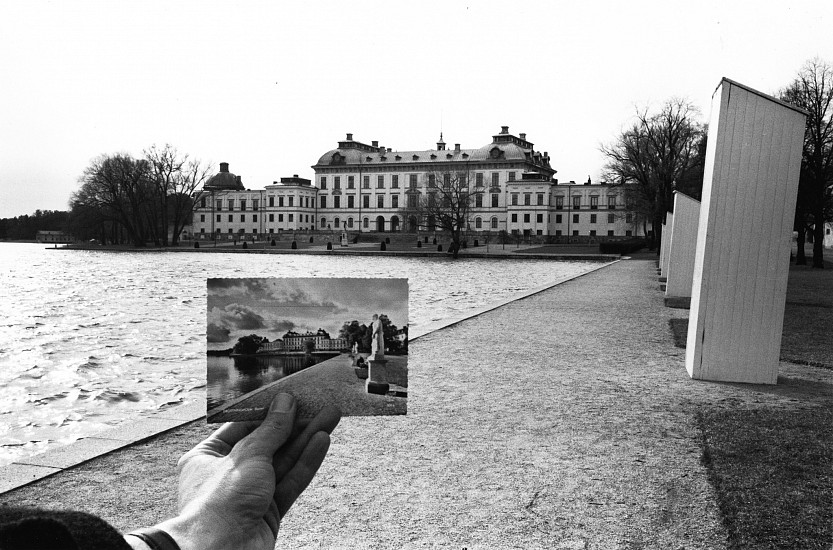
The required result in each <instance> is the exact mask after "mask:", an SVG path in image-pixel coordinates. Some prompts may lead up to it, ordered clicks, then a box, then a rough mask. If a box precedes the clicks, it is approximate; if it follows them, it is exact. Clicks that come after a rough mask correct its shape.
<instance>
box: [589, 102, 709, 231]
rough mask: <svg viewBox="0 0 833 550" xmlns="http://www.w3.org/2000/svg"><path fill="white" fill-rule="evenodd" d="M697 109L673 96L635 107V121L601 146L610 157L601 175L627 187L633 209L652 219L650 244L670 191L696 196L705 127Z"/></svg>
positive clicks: (670, 200) (669, 201) (699, 186)
mask: <svg viewBox="0 0 833 550" xmlns="http://www.w3.org/2000/svg"><path fill="white" fill-rule="evenodd" d="M698 114H699V113H698V111H697V109H696V108H695V107H694V106H693V105H692V104H691V103H689V102H688V101H686V100H683V99H671V100H669V101H667V102H665V104H664V105H663V106H662V108H661V109H660V111H659V112H658V113H655V114H651V113H650V112H649V110H648V109H647V108H645V109H644V110H642V111H638V112H637V114H636V121H635V122H634V123H633V126H631V127H630V128H629V129H627V130H625V131H623V132H622V133H621V134H620V135H619V137H618V138H616V140H615V141H614V142H613V143H612V144H610V145H602V146H601V151H602V153H603V154H604V155H605V156H606V157H607V160H608V162H607V164H606V166H605V179H607V180H608V181H610V182H613V183H614V185H615V184H619V185H625V186H627V188H628V189H629V191H628V192H627V194H628V196H629V199H630V203H631V205H632V207H633V208H634V209H635V211H634V214H636V215H637V217H643V218H645V219H647V220H649V221H650V223H651V226H652V229H653V231H652V239H653V242H652V246H656V245H657V243H658V242H659V240H660V238H661V232H662V222H663V220H664V218H665V213H666V212H668V211H670V210H671V209H672V208H673V200H674V191H675V190H677V189H679V190H681V191H684V192H686V193H687V194H690V195H694V196H699V195H700V190H701V189H702V185H703V162H704V158H705V137H706V131H705V126H704V125H702V124H701V123H699V122H698V121H697V120H696V117H697V116H698Z"/></svg>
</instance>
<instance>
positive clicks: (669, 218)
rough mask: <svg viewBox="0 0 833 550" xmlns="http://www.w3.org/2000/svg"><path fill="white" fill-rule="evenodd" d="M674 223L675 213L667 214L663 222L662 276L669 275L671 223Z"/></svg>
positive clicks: (661, 239) (660, 263)
mask: <svg viewBox="0 0 833 550" xmlns="http://www.w3.org/2000/svg"><path fill="white" fill-rule="evenodd" d="M673 223H674V214H672V213H671V212H668V213H667V214H665V223H664V224H662V238H660V241H661V244H660V246H661V248H660V258H659V268H660V274H659V275H660V277H666V278H667V277H668V259H669V257H670V255H669V252H670V250H671V225H672V224H673Z"/></svg>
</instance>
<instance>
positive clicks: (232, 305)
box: [206, 278, 408, 349]
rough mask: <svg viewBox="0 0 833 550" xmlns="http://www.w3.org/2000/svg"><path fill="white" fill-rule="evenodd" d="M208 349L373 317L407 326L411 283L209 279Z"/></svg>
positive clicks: (333, 333) (332, 330) (331, 329)
mask: <svg viewBox="0 0 833 550" xmlns="http://www.w3.org/2000/svg"><path fill="white" fill-rule="evenodd" d="M207 296H208V308H207V309H208V313H207V319H206V322H207V335H208V349H228V348H230V347H232V346H233V345H234V344H235V343H236V342H237V339H238V338H240V337H241V336H247V335H249V334H257V335H258V336H264V337H266V338H268V339H269V340H270V341H273V340H276V339H278V338H280V337H282V336H283V335H284V334H286V332H287V331H290V330H293V331H295V332H298V333H305V332H309V331H311V332H316V331H317V330H318V329H319V328H322V329H324V330H326V331H327V332H328V333H329V334H330V337H332V338H336V337H338V332H339V329H341V327H342V326H343V325H344V323H349V322H351V321H354V320H356V321H359V323H360V324H364V325H370V323H371V322H372V320H373V319H372V317H373V314H374V313H376V314H379V315H383V314H384V315H387V316H388V319H390V321H391V323H393V324H394V325H395V326H396V327H398V328H402V327H404V326H406V325H407V324H408V280H407V279H349V278H345V279H328V278H270V279H256V278H250V279H209V280H208V288H207Z"/></svg>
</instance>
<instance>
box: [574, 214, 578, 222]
mask: <svg viewBox="0 0 833 550" xmlns="http://www.w3.org/2000/svg"><path fill="white" fill-rule="evenodd" d="M573 223H578V214H573Z"/></svg>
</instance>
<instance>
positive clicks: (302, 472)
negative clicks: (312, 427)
mask: <svg viewBox="0 0 833 550" xmlns="http://www.w3.org/2000/svg"><path fill="white" fill-rule="evenodd" d="M329 448H330V435H329V434H328V433H327V432H318V433H316V434H314V435H313V436H312V437H311V438H310V439H309V442H308V444H307V446H306V448H305V449H304V451H303V452H302V453H301V456H300V457H299V459H298V461H297V462H296V463H295V466H294V467H293V468H292V469H291V470H289V472H288V473H287V474H286V475H285V476H283V478H278V484H277V485H276V487H275V503H276V504H277V505H278V513H279V514H280V517H281V518H283V517H284V516H286V513H287V512H288V511H289V508H290V507H291V506H292V504H293V503H294V502H295V500H297V498H298V497H299V496H300V495H301V493H303V492H304V489H306V488H307V486H309V484H310V482H311V481H312V478H314V477H315V473H316V472H317V471H318V468H320V467H321V463H322V462H324V457H325V456H327V450H328V449H329Z"/></svg>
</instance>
